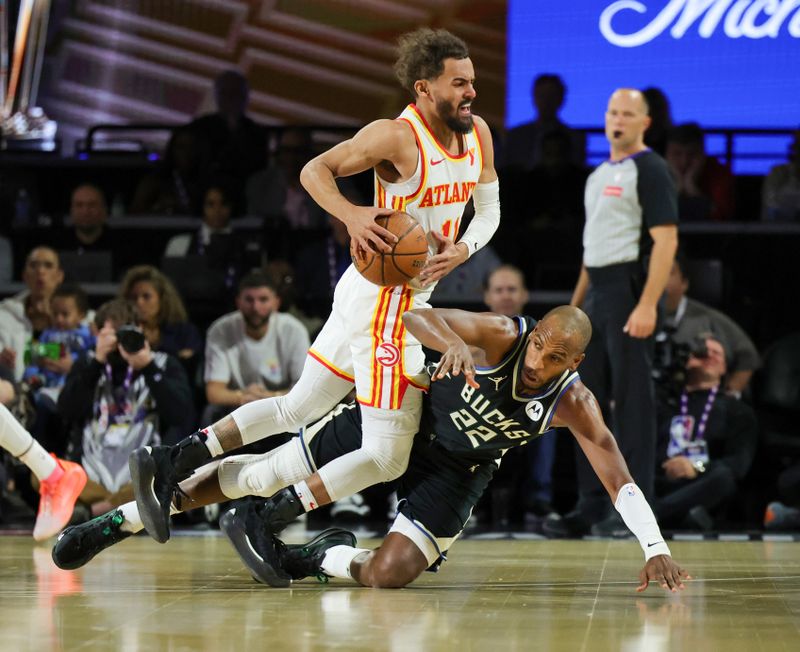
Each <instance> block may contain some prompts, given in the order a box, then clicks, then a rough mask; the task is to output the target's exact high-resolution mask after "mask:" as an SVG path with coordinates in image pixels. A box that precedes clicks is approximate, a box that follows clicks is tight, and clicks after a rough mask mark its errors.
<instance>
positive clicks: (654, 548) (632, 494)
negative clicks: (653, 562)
mask: <svg viewBox="0 0 800 652" xmlns="http://www.w3.org/2000/svg"><path fill="white" fill-rule="evenodd" d="M614 507H616V508H617V511H618V512H619V514H620V516H622V520H623V521H625V525H627V526H628V529H629V530H630V531H631V532H633V534H634V535H635V536H636V538H637V539H638V540H639V545H640V546H642V550H643V551H644V558H645V561H647V560H648V559H650V558H651V557H655V556H656V555H669V554H670V552H669V548H668V547H667V544H666V543H665V542H664V537H663V536H661V530H660V529H659V527H658V523H656V517H655V515H654V514H653V510H652V509H650V505H648V503H647V500H646V499H645V497H644V494H643V493H642V490H641V489H639V487H637V486H636V485H635V484H634V483H632V482H629V483H628V484H626V485H623V486H622V488H620V490H619V493H618V494H617V500H616V501H615V502H614Z"/></svg>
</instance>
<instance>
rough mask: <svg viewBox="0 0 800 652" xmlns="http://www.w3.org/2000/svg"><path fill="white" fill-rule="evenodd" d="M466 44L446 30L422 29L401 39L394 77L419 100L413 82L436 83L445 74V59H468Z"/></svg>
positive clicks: (399, 40)
mask: <svg viewBox="0 0 800 652" xmlns="http://www.w3.org/2000/svg"><path fill="white" fill-rule="evenodd" d="M468 56H469V50H467V44H466V43H464V41H462V40H461V39H460V38H458V37H457V36H454V35H453V34H451V33H450V32H448V31H447V30H446V29H437V30H433V29H430V28H429V27H421V28H420V29H418V30H415V31H413V32H409V33H407V34H403V35H402V36H401V37H400V38H399V39H398V56H397V61H396V62H395V64H394V73H395V75H396V76H397V79H398V80H399V81H400V84H401V85H402V86H403V88H405V89H406V90H408V91H409V92H410V93H411V95H413V96H416V92H415V91H414V82H416V81H417V80H418V79H436V78H437V77H438V76H439V75H441V74H442V73H443V72H444V60H445V59H466V58H467V57H468Z"/></svg>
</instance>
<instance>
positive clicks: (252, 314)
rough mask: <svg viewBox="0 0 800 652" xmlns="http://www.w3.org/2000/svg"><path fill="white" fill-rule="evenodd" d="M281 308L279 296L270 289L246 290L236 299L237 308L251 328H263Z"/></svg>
mask: <svg viewBox="0 0 800 652" xmlns="http://www.w3.org/2000/svg"><path fill="white" fill-rule="evenodd" d="M279 306H280V299H278V295H277V294H275V292H274V291H273V290H272V289H270V288H268V287H260V288H246V289H244V290H242V291H241V292H240V293H239V296H238V297H237V298H236V307H237V308H238V309H239V312H240V313H242V317H244V321H245V323H246V324H247V326H248V327H249V328H252V329H254V330H257V329H259V328H262V327H263V326H264V325H265V324H266V323H267V321H269V316H270V315H271V314H272V312H273V311H275V310H277V309H278V307H279Z"/></svg>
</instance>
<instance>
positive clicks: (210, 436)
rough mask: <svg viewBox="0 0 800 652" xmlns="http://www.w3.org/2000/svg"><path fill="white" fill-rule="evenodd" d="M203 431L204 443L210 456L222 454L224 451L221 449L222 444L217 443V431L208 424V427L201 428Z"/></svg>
mask: <svg viewBox="0 0 800 652" xmlns="http://www.w3.org/2000/svg"><path fill="white" fill-rule="evenodd" d="M203 432H204V433H206V441H205V445H206V448H207V449H208V452H209V453H211V457H218V456H220V455H222V454H223V453H224V452H225V451H224V450H222V444H220V443H219V439H217V433H215V432H214V428H213V427H212V426H208V428H203Z"/></svg>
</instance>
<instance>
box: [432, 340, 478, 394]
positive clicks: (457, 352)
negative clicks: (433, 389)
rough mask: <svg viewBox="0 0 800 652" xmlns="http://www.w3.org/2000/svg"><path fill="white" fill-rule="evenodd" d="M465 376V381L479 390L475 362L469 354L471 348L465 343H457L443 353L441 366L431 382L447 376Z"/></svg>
mask: <svg viewBox="0 0 800 652" xmlns="http://www.w3.org/2000/svg"><path fill="white" fill-rule="evenodd" d="M462 373H463V374H464V381H465V382H466V383H467V384H468V385H469V386H471V387H474V388H475V389H478V387H479V385H478V381H476V380H475V361H474V360H473V359H472V354H471V353H470V352H469V347H468V346H467V345H466V344H464V342H456V343H453V344H451V345H450V347H449V348H448V349H447V351H445V352H444V353H442V359H441V360H440V361H439V366H437V367H436V371H434V372H433V376H431V380H433V381H436V380H439V379H440V378H444V377H445V376H446V375H447V374H451V375H453V376H458V375H459V374H462Z"/></svg>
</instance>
